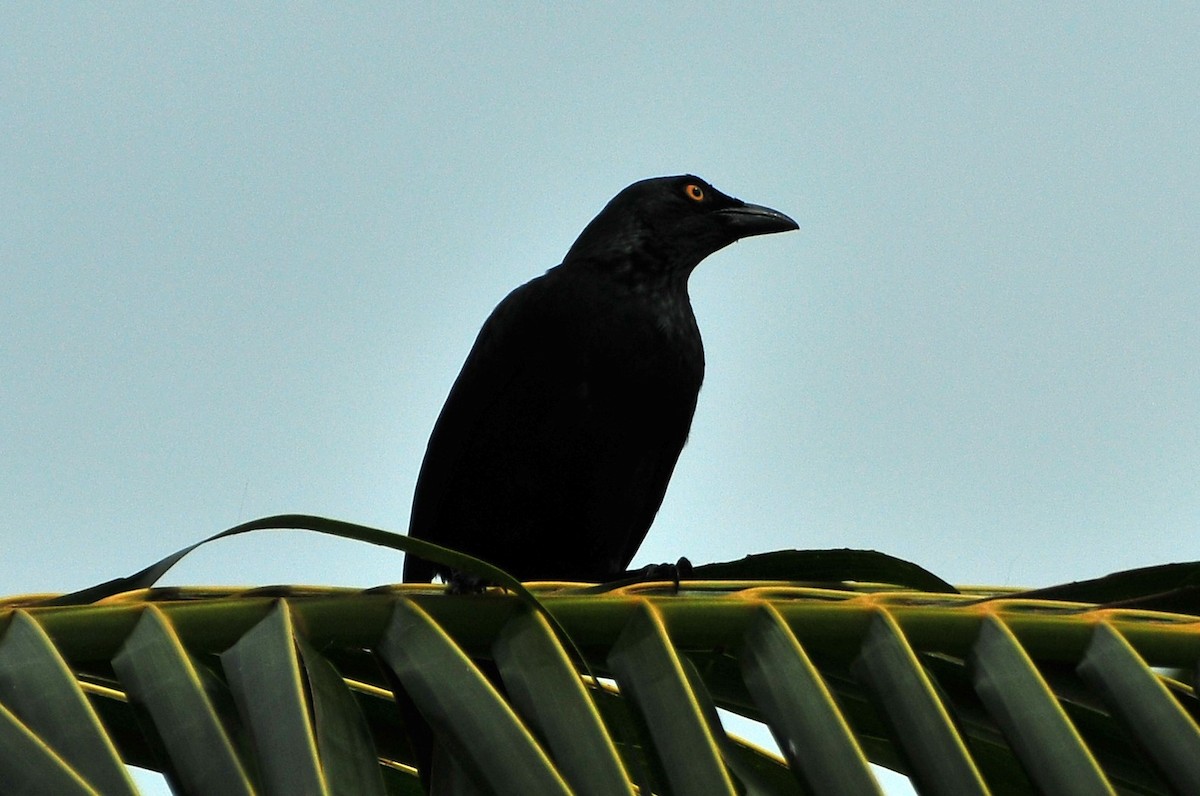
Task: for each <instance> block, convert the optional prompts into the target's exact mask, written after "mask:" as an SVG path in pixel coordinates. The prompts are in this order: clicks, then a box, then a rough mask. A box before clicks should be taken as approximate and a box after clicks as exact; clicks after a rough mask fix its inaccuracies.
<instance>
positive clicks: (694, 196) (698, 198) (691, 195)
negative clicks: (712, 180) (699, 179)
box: [683, 182, 704, 202]
mask: <svg viewBox="0 0 1200 796" xmlns="http://www.w3.org/2000/svg"><path fill="white" fill-rule="evenodd" d="M683 192H684V193H685V194H687V198H688V199H691V200H692V201H693V202H703V201H704V189H703V188H701V187H700V186H699V185H697V184H696V183H694V182H693V183H689V184H688V187H686V188H684V189H683Z"/></svg>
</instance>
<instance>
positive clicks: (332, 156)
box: [0, 3, 1200, 593]
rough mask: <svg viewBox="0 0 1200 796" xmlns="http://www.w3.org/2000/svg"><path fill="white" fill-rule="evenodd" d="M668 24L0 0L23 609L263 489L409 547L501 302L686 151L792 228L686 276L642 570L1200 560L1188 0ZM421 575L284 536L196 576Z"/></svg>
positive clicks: (776, 11)
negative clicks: (683, 339) (421, 480)
mask: <svg viewBox="0 0 1200 796" xmlns="http://www.w3.org/2000/svg"><path fill="white" fill-rule="evenodd" d="M643 6H644V4H637V5H614V4H609V5H606V6H605V9H604V10H596V9H586V8H583V7H580V6H569V7H566V6H564V7H553V8H547V7H536V6H524V7H523V9H524V10H513V8H514V7H513V6H509V5H505V6H503V8H502V9H501V8H498V9H496V10H490V11H489V10H482V9H472V10H470V11H465V10H438V9H432V8H430V4H427V3H422V4H413V5H408V4H388V5H365V6H355V7H352V8H351V7H348V6H345V5H341V4H338V5H329V6H317V5H291V6H287V7H284V6H275V5H272V6H258V5H254V6H242V7H240V8H237V9H235V10H230V7H229V6H227V5H224V4H222V5H206V4H186V5H182V6H180V5H174V6H161V7H160V6H157V5H146V4H104V5H101V4H94V5H62V6H48V5H46V4H40V3H28V4H6V5H5V6H4V7H3V8H2V9H0V131H2V132H3V140H4V141H5V144H4V146H2V147H0V218H3V220H4V221H3V224H0V263H2V269H0V331H2V336H0V367H2V368H3V372H4V374H5V375H4V380H3V385H2V386H0V484H2V485H3V488H2V489H0V512H2V513H3V516H4V517H5V522H6V526H7V531H6V534H7V536H6V542H7V548H6V550H7V553H6V555H5V556H4V558H3V561H0V583H3V590H4V592H6V593H14V592H24V591H31V590H49V591H60V590H70V589H75V588H79V587H82V586H85V585H88V584H91V583H93V582H96V581H101V580H105V579H107V578H110V577H113V576H116V575H122V574H127V573H129V572H131V571H133V570H136V569H138V568H140V567H141V566H142V565H144V564H146V563H149V562H150V561H152V560H154V559H157V558H158V557H160V556H162V555H164V554H166V553H168V552H170V551H172V550H174V549H176V548H178V547H181V546H183V545H185V544H187V543H189V542H192V541H194V540H196V539H198V538H200V537H203V536H206V535H208V534H210V533H212V532H214V531H217V530H220V529H221V528H223V527H226V526H229V525H232V524H234V523H236V522H238V521H239V520H245V519H249V518H252V517H256V516H261V515H266V514H273V513H278V512H305V513H314V514H322V515H327V516H332V517H337V518H341V519H347V520H352V521H357V522H363V523H367V524H372V525H377V526H381V527H385V528H391V529H395V530H403V529H404V528H405V527H406V524H407V518H408V508H409V502H410V500H411V496H412V485H413V481H414V478H415V476H416V472H417V468H418V466H419V465H420V460H421V455H422V453H423V450H424V445H425V441H426V438H427V435H428V433H429V430H430V428H431V426H432V424H433V421H434V419H435V417H436V415H437V412H438V409H439V408H440V406H441V402H442V400H443V398H444V397H445V394H446V391H447V390H448V388H449V386H450V383H451V382H452V380H453V378H454V376H455V374H456V373H457V371H458V368H459V366H460V364H461V362H462V359H463V357H464V355H465V354H466V352H467V350H468V348H469V346H470V344H471V341H472V340H473V338H474V335H475V333H476V332H477V330H478V328H479V325H480V324H481V323H482V321H483V319H484V318H485V317H486V315H487V313H488V312H489V311H490V309H491V308H492V306H494V305H495V303H496V302H497V301H499V299H500V298H502V297H503V296H504V294H505V293H506V292H507V291H508V290H509V289H511V288H512V287H514V286H516V285H517V284H520V283H521V282H523V281H525V280H527V279H529V278H531V277H533V276H536V275H537V274H539V273H541V272H542V271H544V270H545V269H547V268H549V267H551V266H553V265H555V264H556V263H557V262H558V261H559V259H560V258H561V257H562V255H563V253H565V252H566V250H567V248H568V247H569V245H570V244H571V242H572V241H573V240H574V237H575V235H576V234H577V233H578V232H579V230H580V229H582V227H583V225H584V224H585V223H586V222H587V221H588V220H589V219H590V218H591V217H592V216H593V215H594V214H595V213H596V212H597V211H598V210H599V209H600V208H601V207H602V206H603V205H604V203H605V202H606V201H607V200H608V199H609V198H610V197H611V195H612V194H614V193H616V191H618V190H619V189H620V188H622V187H624V186H625V185H626V184H628V183H630V182H632V181H634V180H636V179H640V178H642V177H647V176H653V175H660V174H670V173H678V172H683V171H691V172H694V173H697V174H699V175H701V176H703V177H705V178H706V179H708V180H710V181H711V182H713V183H714V184H715V185H716V186H717V187H718V188H720V189H721V190H723V191H726V192H728V193H731V194H734V195H736V196H740V197H741V198H743V199H746V200H749V201H754V202H758V203H763V204H768V205H770V206H772V207H777V208H779V209H780V210H783V211H785V212H787V213H789V214H790V215H792V216H793V217H795V218H796V219H797V221H798V222H799V223H800V226H801V230H800V231H799V232H797V233H792V234H789V235H781V236H771V237H766V238H757V239H754V240H750V241H745V242H743V243H741V244H738V245H736V246H734V247H731V248H730V249H727V250H725V251H723V252H720V253H718V254H717V255H715V256H713V257H711V258H710V259H709V260H708V261H707V262H706V263H705V264H703V265H702V266H701V267H700V269H699V270H698V271H697V272H696V274H695V275H694V277H693V279H692V283H691V287H692V295H693V300H694V304H695V307H696V315H697V317H698V319H699V322H700V326H701V329H702V331H703V333H704V335H705V342H706V346H707V354H708V376H707V381H706V384H705V388H704V391H703V392H702V394H701V398H700V406H699V410H698V412H697V414H696V419H695V424H694V427H693V432H692V438H691V442H690V444H689V446H688V447H687V449H686V450H685V451H684V454H683V457H682V459H681V461H680V465H679V468H678V470H677V471H676V476H675V479H674V481H673V482H672V486H671V488H670V490H669V491H668V493H667V498H666V502H665V504H664V506H663V509H662V511H661V513H660V515H659V518H658V521H657V523H656V524H655V526H654V528H653V529H652V531H651V533H650V536H649V538H648V540H647V542H646V544H645V545H644V546H643V548H642V551H641V553H640V554H639V556H638V558H637V559H636V561H637V562H640V563H644V562H650V561H663V560H674V559H675V558H677V557H678V556H680V555H688V556H689V557H691V558H692V559H693V560H694V561H697V562H702V561H709V560H720V559H729V558H737V557H740V556H742V555H744V554H746V553H750V552H761V551H765V550H771V549H779V548H792V547H800V548H826V547H862V548H874V549H878V550H882V551H885V552H888V553H892V554H894V555H898V556H902V557H905V558H908V559H911V560H914V561H916V562H918V563H920V564H922V565H923V566H925V567H927V568H929V569H931V570H932V571H934V572H936V573H938V574H939V575H941V576H942V577H944V578H946V579H948V580H951V581H955V582H960V583H992V584H1010V585H1018V584H1020V585H1045V584H1049V583H1052V582H1057V581H1063V580H1071V579H1076V578H1081V577H1089V576H1095V575H1100V574H1103V573H1105V572H1108V571H1111V570H1115V569H1119V568H1125V567H1132V566H1139V565H1146V564H1153V563H1159V562H1166V561H1176V560H1190V559H1196V558H1200V552H1198V551H1197V541H1198V536H1197V525H1198V521H1200V369H1198V368H1197V364H1196V354H1195V351H1196V341H1197V339H1198V338H1200V314H1198V313H1197V305H1198V303H1200V271H1198V269H1197V266H1198V263H1200V256H1198V255H1200V231H1198V225H1197V218H1198V216H1200V156H1198V155H1197V153H1200V12H1198V11H1196V10H1195V7H1193V6H1189V5H1186V4H1175V5H1129V4H1095V3H1078V4H1069V5H1066V4H1056V5H1054V6H1052V7H1048V6H1047V5H1046V4H1041V3H1029V4H1017V3H1013V4H1003V5H1002V6H1001V5H991V4H988V5H979V4H972V5H969V6H967V5H962V4H957V3H948V4H931V5H922V6H920V7H918V8H915V9H914V8H897V7H895V6H892V5H888V6H871V5H862V4H855V5H850V4H840V3H839V4H824V5H821V6H815V7H798V6H797V5H796V4H793V3H782V4H777V5H770V4H763V3H758V4H745V3H741V4H733V3H723V4H711V5H704V6H697V5H695V4H687V5H684V4H671V5H662V6H656V7H655V8H646V7H643ZM400 567H401V559H400V556H399V555H398V554H390V553H386V552H382V551H380V550H378V549H376V548H366V549H364V548H359V547H356V546H354V545H351V544H348V543H338V542H323V541H321V540H319V539H316V538H312V537H309V536H308V535H300V534H295V535H291V534H275V535H270V534H267V535H259V536H258V537H257V538H247V539H238V540H229V541H227V542H222V543H219V544H218V545H215V546H213V548H212V549H211V550H208V551H202V552H200V553H197V554H196V555H195V558H194V559H193V560H189V561H186V562H185V563H184V564H183V565H181V566H180V567H179V569H178V572H177V573H176V574H173V575H172V576H171V582H204V583H271V582H281V581H293V582H295V581H298V582H317V583H331V584H342V585H364V586H367V585H373V584H377V583H382V582H389V581H393V580H397V579H398V578H399V573H400Z"/></svg>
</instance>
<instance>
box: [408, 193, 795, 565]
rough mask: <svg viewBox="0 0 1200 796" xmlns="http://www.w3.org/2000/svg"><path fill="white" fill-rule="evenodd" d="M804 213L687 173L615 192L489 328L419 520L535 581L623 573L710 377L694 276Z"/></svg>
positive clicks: (419, 525)
mask: <svg viewBox="0 0 1200 796" xmlns="http://www.w3.org/2000/svg"><path fill="white" fill-rule="evenodd" d="M796 228H797V225H796V222H795V221H793V220H792V219H790V218H788V217H787V216H786V215H784V214H783V213H780V212H778V211H776V210H771V209H770V208H766V207H761V206H759V205H752V204H747V203H745V202H742V201H740V200H738V199H734V198H733V197H731V196H726V195H725V194H723V193H721V192H720V191H718V190H717V189H715V188H713V187H712V186H711V185H709V184H708V183H706V182H705V181H704V180H701V179H700V178H698V177H694V176H691V175H684V176H680V177H659V178H656V179H649V180H642V181H641V182H636V183H634V184H633V185H630V186H629V187H628V188H626V189H625V190H623V191H621V192H620V193H619V194H617V196H616V197H615V198H614V199H613V200H612V201H610V202H609V203H608V205H607V206H606V207H605V208H604V209H603V210H602V211H601V212H600V214H599V215H598V216H596V218H595V219H593V220H592V222H591V223H590V224H588V226H587V227H586V228H585V229H584V230H583V232H582V233H581V234H580V236H579V239H578V240H576V241H575V244H574V245H573V246H572V247H571V249H570V251H568V252H567V256H566V257H565V258H564V259H563V262H562V264H561V265H559V266H556V267H554V268H552V269H550V270H549V271H547V272H546V273H545V274H544V275H542V276H540V277H537V278H536V279H534V280H532V281H530V282H528V283H526V284H524V285H522V286H521V287H519V288H517V289H516V290H514V291H513V292H512V293H510V294H509V295H508V297H507V298H505V299H504V300H503V301H502V302H500V305H499V306H498V307H496V309H495V310H494V311H493V312H492V314H491V317H489V318H488V320H487V322H486V323H485V324H484V325H483V329H482V330H481V331H480V333H479V337H478V338H477V339H476V340H475V345H474V347H473V348H472V349H471V353H470V354H469V355H468V356H467V361H466V363H465V364H464V365H463V368H462V372H461V373H460V374H459V376H458V379H457V381H455V383H454V387H453V388H452V389H451V390H450V395H449V397H448V398H447V399H446V404H445V406H444V407H443V408H442V413H441V416H440V417H438V420H437V424H436V425H435V426H434V429H433V434H432V435H431V436H430V439H429V446H428V449H427V450H426V452H425V460H424V462H423V464H422V465H421V473H420V476H419V477H418V480H417V487H416V494H415V497H414V499H413V508H412V518H411V521H410V524H409V534H410V535H411V536H414V537H416V538H418V539H425V540H428V541H431V542H435V543H437V544H440V545H444V546H447V547H452V548H455V549H457V550H461V551H463V552H465V553H469V554H470V555H473V556H476V557H478V558H482V559H484V560H486V561H489V562H491V563H493V564H495V565H497V566H499V567H500V568H502V569H504V570H506V571H508V572H509V573H511V574H512V575H514V576H515V577H517V578H519V579H521V580H549V579H555V580H603V579H606V578H611V577H613V576H616V575H619V574H620V573H622V572H624V570H625V569H626V568H627V567H628V566H629V562H630V561H631V560H632V559H633V556H634V554H635V553H636V552H637V549H638V547H639V545H641V543H642V539H643V538H645V536H646V532H647V530H648V529H649V528H650V523H651V522H652V521H653V520H654V515H655V513H656V512H657V511H658V507H659V505H661V503H662V500H663V494H664V493H665V492H666V489H667V483H668V482H669V481H670V479H671V472H672V470H674V469H675V462H676V460H677V459H678V458H679V452H680V450H682V448H683V445H684V442H685V441H686V440H687V436H688V431H689V429H690V427H691V424H692V414H693V412H694V411H695V409H696V397H697V395H698V393H699V391H700V384H701V382H702V381H703V379H704V347H703V344H702V342H701V339H700V330H699V329H698V328H697V326H696V318H695V316H694V315H693V314H692V306H691V302H690V300H689V298H688V291H687V283H688V277H689V276H690V275H691V273H692V270H693V269H694V268H695V267H696V266H697V265H698V264H699V263H700V261H701V260H703V259H704V258H705V257H707V256H708V255H710V254H712V253H713V252H715V251H717V250H719V249H722V248H724V247H725V246H728V245H729V244H731V243H733V242H734V241H736V240H738V239H739V238H745V237H749V236H752V235H765V234H768V233H772V232H786V231H788V230H793V229H796ZM435 574H440V575H442V576H443V577H449V576H450V575H451V573H450V572H449V570H448V569H447V568H445V567H442V566H439V565H434V564H432V563H430V562H428V561H425V560H423V559H420V558H417V557H416V556H412V555H408V556H406V560H405V563H404V580H405V581H426V582H427V581H429V580H431V579H432V577H433V576H434V575H435Z"/></svg>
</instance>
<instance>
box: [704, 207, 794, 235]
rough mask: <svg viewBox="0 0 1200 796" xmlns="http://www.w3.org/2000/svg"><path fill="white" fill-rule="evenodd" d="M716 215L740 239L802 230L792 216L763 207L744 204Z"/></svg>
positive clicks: (725, 209)
mask: <svg viewBox="0 0 1200 796" xmlns="http://www.w3.org/2000/svg"><path fill="white" fill-rule="evenodd" d="M714 215H717V216H720V217H721V218H722V219H723V220H724V221H725V224H726V225H727V227H728V228H729V231H730V232H732V233H734V234H735V235H736V236H737V237H738V238H749V237H750V236H752V235H770V234H771V233H774V232H791V231H792V230H793V229H800V225H799V224H797V223H796V222H795V221H794V220H793V219H792V218H791V217H790V216H786V215H784V214H783V213H780V212H779V211H778V210H772V209H771V208H769V207H763V206H762V205H752V204H743V205H742V206H741V207H726V208H724V209H722V210H717V211H716V212H715V213H714Z"/></svg>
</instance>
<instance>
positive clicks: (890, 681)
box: [0, 532, 1200, 794]
mask: <svg viewBox="0 0 1200 796" xmlns="http://www.w3.org/2000/svg"><path fill="white" fill-rule="evenodd" d="M380 533H382V532H380ZM806 561H807V562H808V563H810V564H812V565H813V566H814V567H816V569H811V568H810V569H808V570H805V562H806ZM814 562H815V563H814ZM892 562H895V563H892ZM760 564H761V568H756V567H757V565H760ZM1175 566H1176V568H1175V569H1172V570H1170V571H1169V572H1166V573H1165V574H1168V575H1170V577H1169V578H1167V579H1166V580H1164V581H1162V582H1159V581H1156V580H1155V579H1154V578H1153V577H1148V576H1147V573H1146V572H1144V571H1143V572H1139V573H1138V574H1137V575H1136V577H1134V576H1130V577H1126V578H1120V577H1118V576H1112V578H1113V579H1111V580H1108V581H1106V582H1104V583H1101V582H1100V581H1095V582H1090V583H1085V584H1083V585H1080V584H1074V585H1073V588H1074V593H1072V594H1071V596H1072V597H1078V596H1082V595H1083V594H1084V593H1085V592H1086V591H1087V590H1088V589H1090V590H1091V591H1092V592H1093V595H1092V596H1099V597H1103V596H1104V594H1103V593H1104V592H1105V590H1108V591H1110V592H1113V591H1114V590H1115V593H1116V594H1117V597H1116V599H1118V600H1120V601H1121V604H1122V605H1124V604H1130V601H1131V600H1132V601H1135V602H1133V603H1132V604H1138V603H1137V602H1136V601H1137V600H1138V599H1139V598H1142V597H1145V596H1148V595H1154V594H1161V593H1162V592H1167V591H1170V592H1172V596H1171V599H1172V605H1175V606H1183V607H1186V605H1187V602H1186V596H1187V592H1186V591H1180V589H1183V590H1186V589H1189V588H1191V580H1190V578H1192V577H1193V573H1194V572H1195V567H1192V568H1191V570H1188V569H1187V566H1190V565H1175ZM856 567H858V569H856ZM1180 567H1182V568H1180ZM722 568H724V569H722ZM700 571H701V572H703V573H704V574H705V575H707V576H710V577H711V576H715V575H716V574H717V573H720V574H721V575H722V576H728V577H729V578H731V579H728V580H704V581H690V582H684V583H683V584H681V585H680V586H679V587H678V589H677V588H676V586H675V584H673V583H631V584H627V585H625V586H622V587H617V588H611V589H609V590H607V591H605V590H597V589H595V588H593V587H591V586H590V585H570V584H541V585H539V584H526V586H525V589H527V590H528V591H524V592H523V594H520V595H514V594H512V593H510V592H506V591H504V590H501V589H492V590H490V591H489V592H488V593H485V594H479V595H453V596H452V595H446V594H443V593H441V592H440V589H438V588H437V587H434V586H411V585H410V586H396V587H390V588H381V589H373V590H370V592H360V591H352V590H339V589H305V590H300V589H274V590H272V591H270V592H266V593H260V592H254V591H250V592H230V591H222V590H216V589H178V588H173V589H149V590H147V589H144V588H143V589H139V590H135V591H131V592H128V593H124V594H117V593H110V594H108V595H107V596H106V597H104V598H103V599H102V600H101V601H100V602H98V603H96V604H89V605H80V604H72V603H78V602H79V601H80V600H79V597H78V595H76V596H74V597H72V598H71V599H65V600H57V601H55V600H51V601H49V603H47V601H45V600H43V601H41V602H39V601H38V600H36V599H31V600H28V601H22V600H21V599H20V598H13V599H11V600H9V601H7V602H6V604H5V605H6V607H5V609H4V610H3V612H2V613H0V631H2V636H0V743H2V745H0V781H2V782H3V783H5V792H9V790H12V791H13V792H22V793H103V794H110V793H114V794H119V793H136V788H135V787H134V785H133V784H132V782H131V780H130V779H129V777H128V775H127V774H126V770H125V768H124V765H123V763H126V764H133V765H138V766H142V767H147V768H152V769H156V770H159V771H162V772H163V774H164V776H166V777H167V779H168V781H169V782H170V783H171V785H172V787H173V789H175V790H176V792H179V793H188V794H209V793H214V794H217V793H219V794H228V793H246V794H251V793H288V794H293V793H314V794H373V793H377V794H407V793H421V792H423V788H424V787H427V786H429V785H430V784H434V783H436V786H437V787H438V788H439V789H441V788H447V789H449V790H450V791H451V792H463V793H564V794H565V793H586V794H610V793H611V794H617V793H620V794H629V793H632V792H633V791H634V789H635V788H637V789H640V791H641V792H654V793H663V794H693V793H695V794H700V793H713V794H728V793H738V794H740V793H752V794H775V793H780V794H794V793H871V792H878V786H877V785H876V783H875V780H874V776H873V774H872V772H871V769H870V767H869V766H868V765H867V762H868V761H871V762H874V763H876V764H880V765H884V766H887V767H891V768H894V769H896V770H898V771H900V772H902V773H905V774H908V775H909V776H910V777H911V778H912V779H913V780H914V782H915V783H916V784H917V785H918V787H919V788H920V789H921V790H922V792H929V793H945V794H967V793H996V794H1007V793H1033V792H1046V793H1074V792H1078V793H1103V792H1123V793H1145V794H1158V793H1163V794H1166V793H1195V792H1200V729H1198V727H1197V720H1196V717H1197V715H1200V703H1198V702H1197V699H1196V694H1195V691H1194V687H1193V684H1187V683H1182V682H1179V681H1177V680H1174V679H1171V678H1169V677H1167V676H1165V675H1164V674H1163V673H1162V672H1164V671H1185V672H1187V673H1188V676H1189V677H1191V676H1192V673H1194V671H1195V664H1196V661H1197V660H1198V659H1200V618H1198V617H1197V616H1194V615H1191V614H1181V613H1162V612H1153V611H1147V610H1143V609H1141V608H1128V607H1118V606H1108V607H1105V606H1103V605H1098V604H1096V603H1083V602H1078V603H1068V602H1062V601H1061V600H1049V599H1032V598H1031V597H1030V596H1028V595H1017V596H1014V595H1013V594H1011V593H1009V594H994V593H986V592H981V591H979V590H973V591H972V590H965V591H968V593H966V594H962V593H956V592H954V591H951V590H949V589H947V588H946V587H945V586H944V585H942V584H941V582H940V581H938V580H937V579H936V578H934V577H933V576H931V575H929V574H928V573H925V572H924V570H920V568H918V567H913V565H910V564H907V563H905V562H896V561H895V559H888V558H887V557H880V556H878V554H867V553H863V554H855V553H854V551H830V552H829V553H827V554H825V555H823V556H822V555H818V554H816V553H814V554H812V555H807V556H806V555H803V554H800V553H798V552H797V551H788V552H785V553H780V554H778V555H773V554H766V555H765V556H760V557H754V558H752V559H745V560H743V561H742V562H733V563H732V564H729V565H712V567H710V568H701V570H700ZM763 573H766V574H763ZM756 576H757V579H756ZM734 578H736V580H735V579H734ZM820 578H825V581H822V582H823V586H816V585H813V584H814V583H815V582H816V581H818V580H819V579H820ZM889 579H891V580H894V581H896V582H895V583H889V582H887V581H888V580H889ZM868 580H869V581H870V582H867V581H868ZM914 582H919V583H921V585H922V588H923V589H925V590H922V591H917V590H914V588H913V585H912V584H913V583H914ZM798 584H804V585H798ZM1113 584H1116V586H1115V587H1114V586H1113ZM1064 588H1066V587H1064ZM108 591H109V592H111V591H112V589H111V587H110V588H109V589H108ZM55 603H57V604H55ZM565 638H569V639H570V640H571V642H572V643H573V645H574V647H575V649H574V650H571V651H568V649H569V647H565V646H564V639H565ZM580 657H581V658H582V660H583V662H586V665H587V666H588V667H589V671H588V672H586V673H585V672H584V670H582V669H581V668H580V667H581V665H582V662H581V661H580V660H579V658H580ZM717 708H723V709H725V710H729V711H732V712H733V713H736V714H740V715H742V716H746V717H748V718H750V719H753V720H755V721H760V722H763V723H765V724H766V726H767V727H768V728H769V729H770V731H771V733H772V734H773V735H774V737H775V739H776V741H777V742H778V744H779V748H780V749H781V750H782V752H783V755H782V757H778V756H776V755H774V754H773V753H771V752H767V751H764V750H761V749H758V748H756V747H754V746H753V745H749V744H746V743H744V742H742V741H740V740H738V739H735V738H731V737H729V736H728V735H727V734H726V733H725V731H724V730H723V729H722V726H721V718H720V715H719V714H718V712H717ZM422 775H424V777H425V780H424V782H423V781H422V779H421V776H422Z"/></svg>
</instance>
